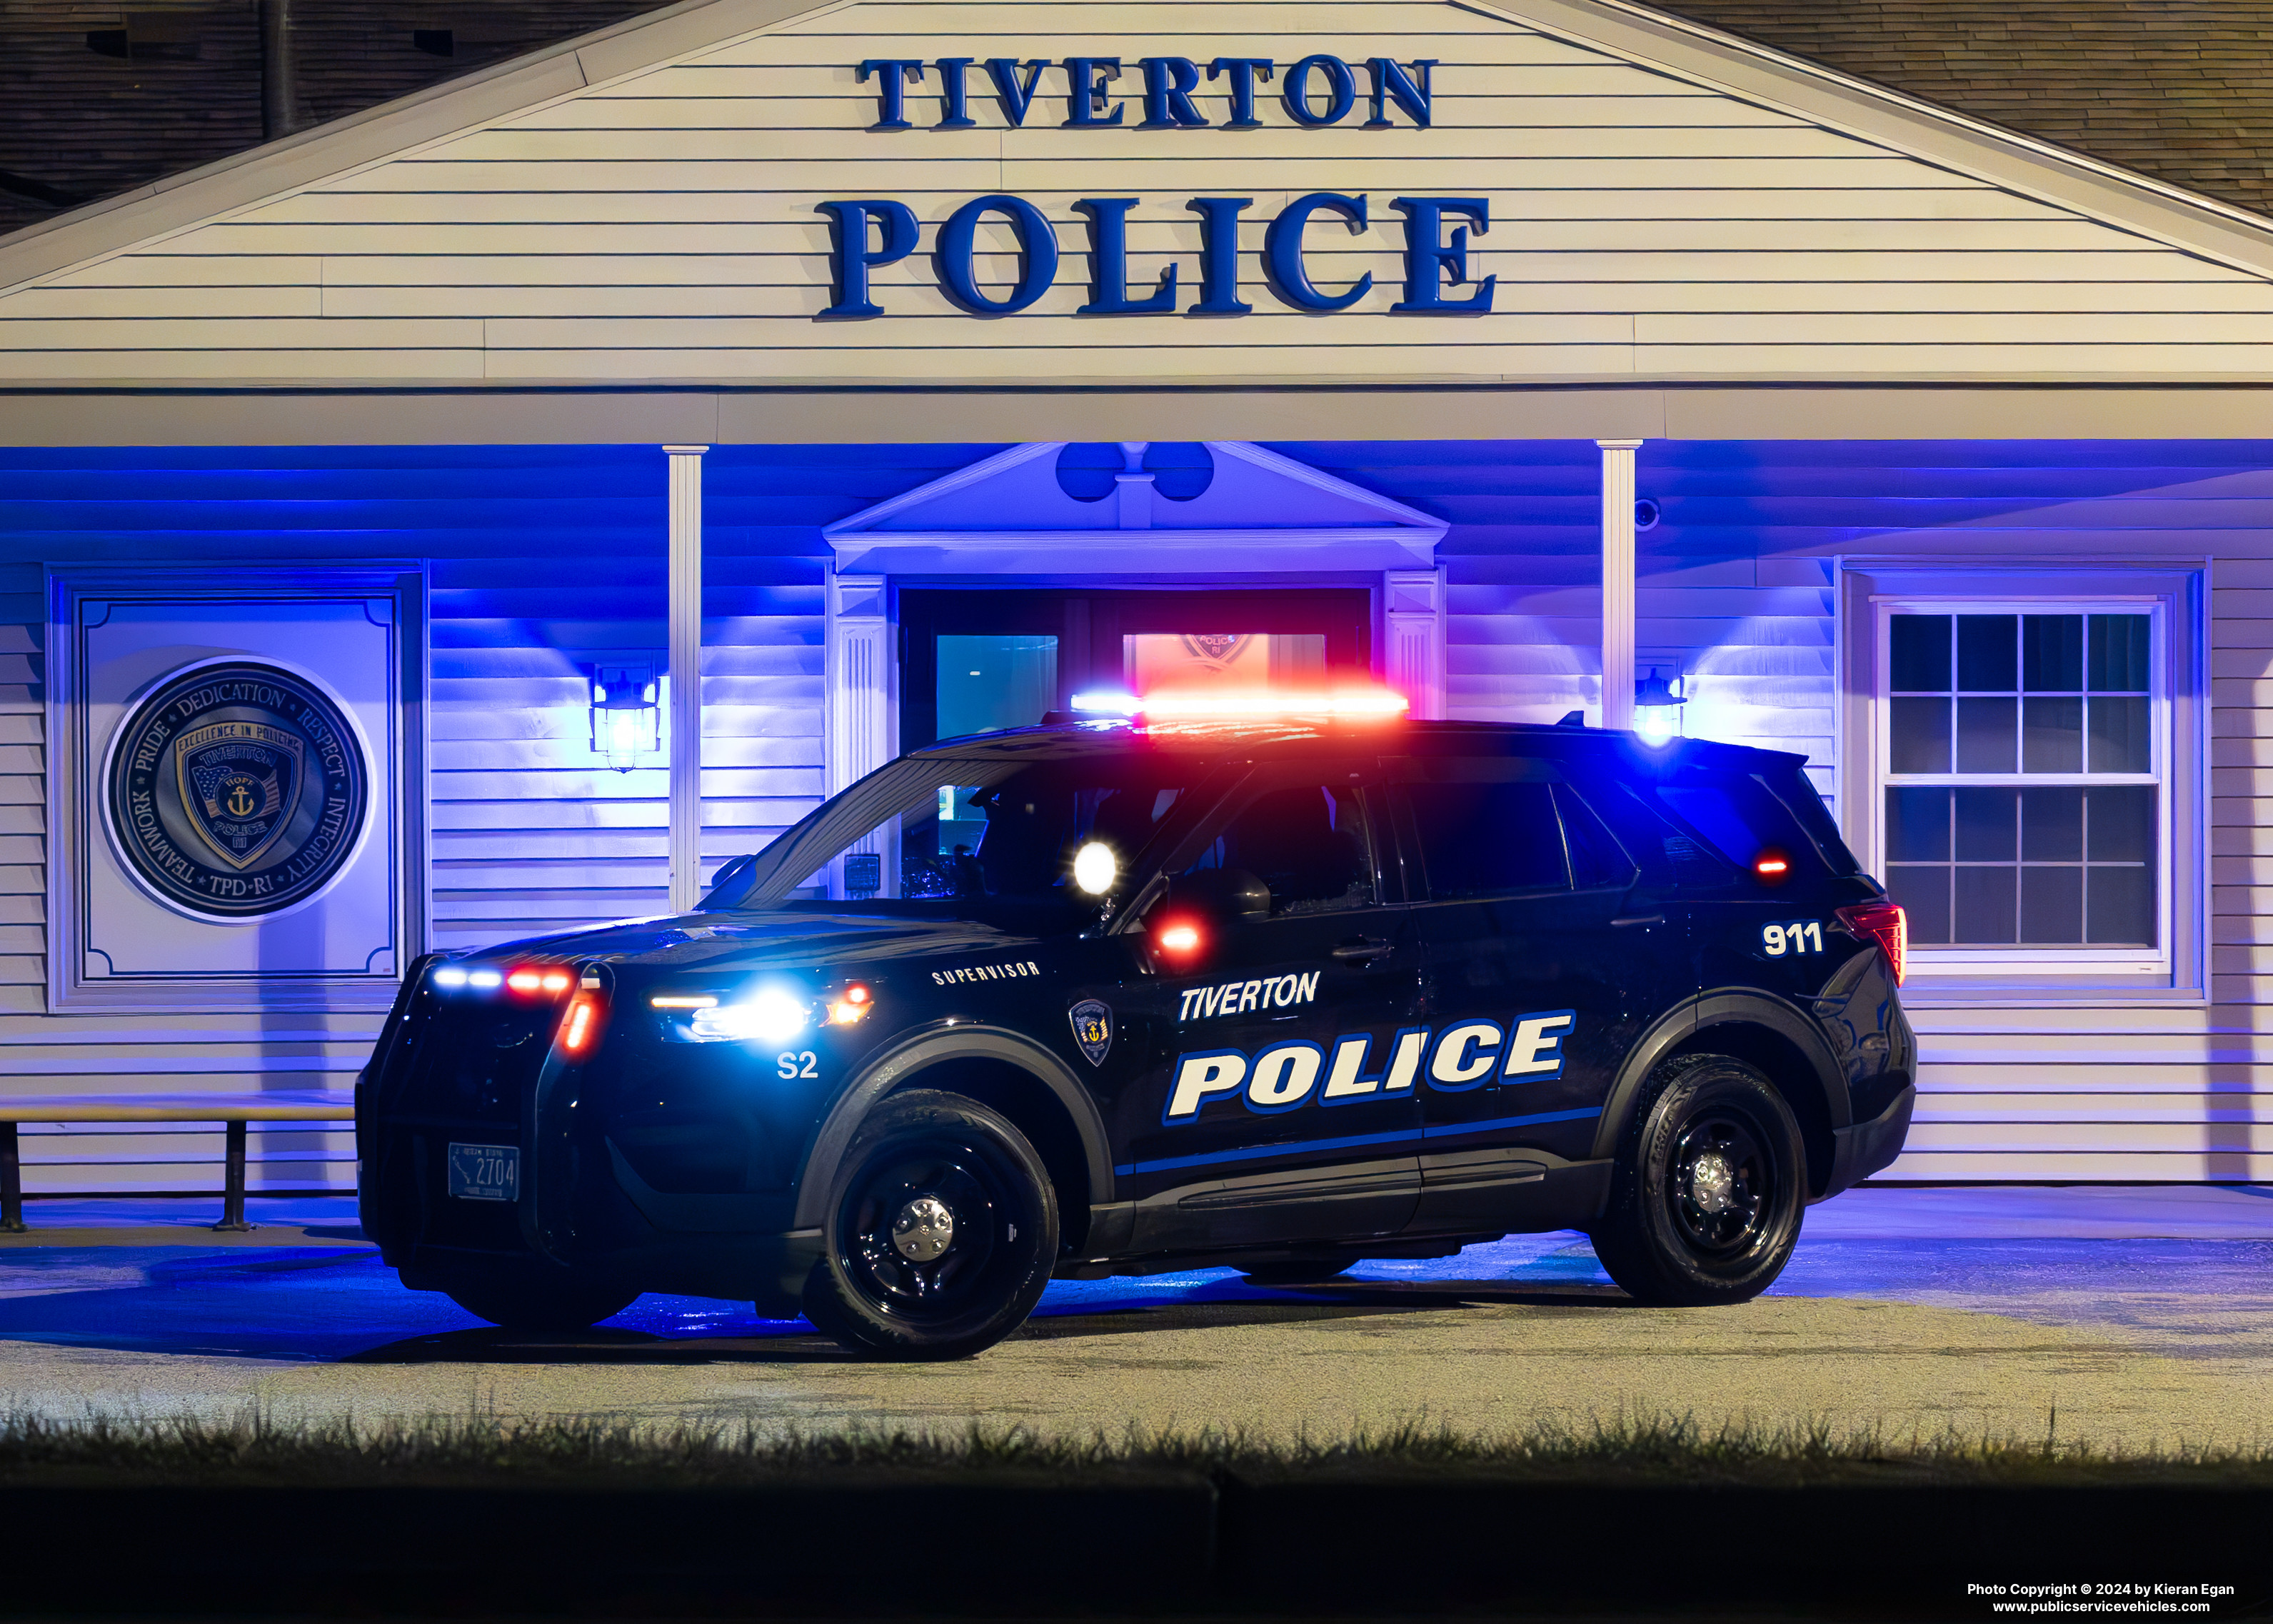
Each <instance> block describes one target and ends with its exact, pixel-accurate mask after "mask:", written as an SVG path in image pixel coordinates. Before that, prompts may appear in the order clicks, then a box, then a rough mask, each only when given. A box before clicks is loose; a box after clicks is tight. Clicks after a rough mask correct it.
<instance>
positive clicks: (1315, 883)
mask: <svg viewBox="0 0 2273 1624" xmlns="http://www.w3.org/2000/svg"><path fill="white" fill-rule="evenodd" d="M1562 857H1563V854H1562V852H1561V851H1560V850H1559V849H1557V851H1556V853H1555V861H1556V867H1557V869H1558V871H1559V869H1560V868H1561V866H1562ZM1192 867H1193V868H1196V869H1197V868H1244V869H1246V870H1247V871H1248V872H1249V874H1252V875H1254V876H1256V877H1257V879H1259V880H1261V881H1262V882H1263V883H1264V884H1265V885H1267V886H1269V887H1270V888H1271V912H1272V914H1273V915H1274V916H1276V915H1279V914H1324V913H1330V912H1332V911H1334V910H1336V909H1339V908H1362V907H1370V906H1373V904H1374V902H1375V901H1376V900H1377V898H1376V897H1375V895H1374V887H1373V857H1372V853H1371V850H1370V848H1369V846H1368V844H1367V841H1366V831H1365V804H1364V801H1363V800H1362V798H1361V797H1360V795H1359V794H1358V792H1357V789H1356V786H1354V785H1336V786H1319V785H1316V784H1304V785H1300V786H1296V787H1294V788H1292V789H1282V790H1273V791H1272V793H1269V794H1267V795H1261V796H1257V798H1256V799H1255V800H1254V801H1252V802H1250V803H1249V805H1248V807H1247V808H1246V809H1245V810H1244V811H1242V812H1241V813H1240V814H1239V816H1236V817H1234V818H1233V819H1232V820H1231V822H1230V823H1228V824H1227V825H1226V826H1225V828H1224V831H1223V833H1222V834H1220V835H1219V836H1218V837H1216V839H1215V841H1214V843H1213V844H1212V846H1209V847H1208V849H1207V851H1206V852H1204V853H1202V854H1201V856H1200V859H1199V861H1197V862H1195V863H1194V864H1193V865H1192Z"/></svg>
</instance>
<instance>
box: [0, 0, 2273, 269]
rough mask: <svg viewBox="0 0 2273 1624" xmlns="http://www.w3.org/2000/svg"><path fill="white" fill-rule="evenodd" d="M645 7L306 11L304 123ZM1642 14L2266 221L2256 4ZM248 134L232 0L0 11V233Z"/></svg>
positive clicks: (254, 58) (245, 27)
mask: <svg viewBox="0 0 2273 1624" xmlns="http://www.w3.org/2000/svg"><path fill="white" fill-rule="evenodd" d="M661 4H664V0H303V4H301V6H300V8H299V11H298V22H297V26H296V30H295V37H296V40H297V41H298V43H297V54H298V58H299V64H300V80H301V108H300V111H301V115H302V117H304V119H306V120H308V121H311V122H317V123H321V122H326V121H328V120H331V119H334V118H340V117H345V116H347V115H348V114H350V113H355V112H359V111H361V110H362V109H365V108H368V107H371V106H375V105H377V104H378V103H379V102H386V101H389V100H391V99H393V98H394V97H396V96H400V95H404V94H409V92H411V91H414V90H418V89H422V88H424V87H425V86H428V85H431V84H434V83H437V82H439V81H440V80H442V79H448V78H451V77H453V76H454V75H456V74H459V73H462V72H465V71H469V70H471V69H474V68H477V67H481V66H484V65H486V64H491V63H494V62H497V61H499V60H501V59H503V58H505V57H507V56H516V55H519V54H521V53H523V52H527V51H530V50H535V49H538V48H540V47H542V46H544V45H547V44H551V43H553V42H555V41H561V40H566V39H571V38H574V37H575V36H576V35H578V34H584V33H587V32H589V31H590V30H592V29H596V28H600V27H604V26H607V25H608V24H610V23H613V22H616V21H619V20H620V19H624V18H627V17H632V16H636V15H638V14H640V13H641V12H644V11H653V10H656V9H658V7H659V6H660V5H661ZM1657 9H1659V10H1661V11H1670V12H1672V13H1674V14H1676V15H1678V16H1681V17H1684V18H1687V19H1691V20H1692V21H1695V22H1699V23H1703V24H1706V25H1707V26H1712V27H1716V28H1721V29H1724V30H1726V31H1727V32H1729V33H1730V34H1738V35H1741V36H1743V37H1744V38H1746V39H1749V40H1752V41H1757V42H1759V43H1760V44H1763V45H1767V46H1769V47H1772V48H1774V49H1778V50H1782V51H1784V52H1787V53H1789V55H1792V56H1799V57H1804V58H1806V59H1808V60H1811V61H1814V62H1819V63H1821V64H1826V65H1827V66H1829V67H1833V68H1835V69H1838V70H1839V71H1842V72H1845V73H1849V74H1852V75H1854V76H1855V77H1857V78H1858V79H1870V80H1872V81H1874V82H1876V83H1878V84H1880V85H1884V86H1889V87H1891V88H1893V89H1895V90H1899V91H1902V92H1903V93H1905V94H1909V95H1912V96H1916V97H1917V98H1919V99H1921V100H1923V101H1927V102H1937V103H1939V104H1940V105H1941V106H1943V107H1947V108H1950V109H1955V110H1956V111H1959V112H1962V113H1965V114H1968V115H1970V116H1971V117H1975V118H1979V119H1984V120H1986V121H1988V122H1991V123H1993V124H2002V125H2004V126H2006V127H2007V128H2008V129H2012V130H2016V131H2019V132H2022V133H2024V134H2027V135H2030V136H2034V137H2036V138H2037V139H2042V140H2046V141H2051V142H2054V143H2056V144H2058V145H2059V146H2063V147H2070V148H2072V149H2074V150H2076V151H2079V152H2082V153H2085V154H2089V155H2091V156H2093V157H2096V158H2099V159H2102V160H2104V161H2105V162H2111V163H2117V164H2120V165H2122V166H2124V167H2125V168H2127V169H2135V170H2137V171H2139V172H2141V173H2142V174H2145V175H2149V176H2152V177H2156V178H2157V179H2159V180H2163V181H2166V182H2169V183H2171V184H2175V185H2179V186H2184V187H2187V188H2189V189H2190V190H2193V191H2195V192H2201V193H2203V194H2204V195H2206V196H2209V197H2212V198H2216V199H2219V200H2221V201H2224V202H2226V203H2229V204H2233V205H2237V206H2239V207H2244V208H2248V209H2252V210H2254V211H2256V212H2257V213H2259V214H2269V215H2273V4H2269V0H1666V3H1664V4H1660V5H1659V6H1658V8H1657ZM444 49H446V50H447V52H448V54H447V55H443V54H439V53H440V52H441V51H443V50H444ZM259 140H260V70H259V37H258V26H257V21H256V11H255V8H254V7H253V6H252V5H251V4H245V3H244V0H237V3H236V4H221V0H130V3H129V5H128V6H126V7H124V8H122V7H119V6H117V5H115V4H102V3H101V0H0V234H4V233H5V232H7V231H9V230H11V229H14V228H16V227H18V226H21V225H26V224H29V223H31V222H34V221H36V220H40V219H43V218H45V217H47V216H48V215H49V214H54V213H56V212H57V211H58V210H60V209H62V208H64V207H70V206H71V205H73V204H76V203H79V202H84V201H88V200H91V199H95V198H100V197H106V196H109V195H111V194H113V193H116V192H123V191H125V190H126V189H128V188H129V187H131V186H136V185H139V184H143V183H144V182H146V181H149V180H153V179H155V178H157V177H161V176H165V175H170V174H176V173H178V172H180V171H182V170H184V169H193V168H195V167H197V166H198V165H199V164H203V163H207V162H212V161H214V159H217V158H222V157H226V156H228V155H229V154H232V153H236V152H240V151H243V150H244V149H245V148H247V147H253V146H256V145H258V144H259Z"/></svg>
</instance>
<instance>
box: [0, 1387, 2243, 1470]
mask: <svg viewBox="0 0 2273 1624" xmlns="http://www.w3.org/2000/svg"><path fill="white" fill-rule="evenodd" d="M1192 1475H1201V1476H1205V1477H1211V1478H1214V1479H1216V1480H1218V1481H1223V1480H1226V1479H1230V1480H1235V1481H1240V1482H1246V1483H1252V1484H1265V1483H1289V1482H1303V1481H1315V1482H1319V1483H1332V1482H1333V1481H1336V1480H1342V1481H1349V1480H1354V1479H1359V1478H1362V1479H1364V1480H1366V1481H1369V1482H1372V1483H1377V1484H1381V1485H1384V1486H1391V1485H1395V1484H1397V1483H1399V1482H1407V1481H1409V1482H1412V1483H1414V1484H1415V1485H1419V1484H1422V1483H1428V1484H1432V1485H1443V1484H1445V1483H1447V1482H1454V1483H1457V1482H1460V1481H1474V1482H1478V1483H1482V1482H1491V1483H1499V1484H1524V1483H1536V1484H1555V1483H1566V1484H1587V1485H1602V1486H1619V1485H1632V1486H1636V1487H1643V1486H1653V1487H1673V1486H1683V1485H1693V1486H1696V1487H1700V1488H1707V1487H1719V1486H1752V1487H1762V1488H1812V1487H1827V1488H1836V1487H1840V1486H1848V1485H1852V1486H1874V1487H1889V1486H1906V1485H1920V1486H1931V1485H1950V1486H1955V1485H1980V1486H1991V1485H2012V1486H2029V1487H2059V1486H2070V1485H2074V1486H2082V1485H2110V1486H2119V1485H2127V1486H2146V1485H2173V1486H2176V1485H2193V1486H2201V1487H2220V1488H2242V1487H2255V1488H2266V1487H2273V1444H2269V1443H2264V1442H2260V1443H2256V1444H2253V1445H2248V1446H2232V1447H2229V1446H2216V1447H2212V1446H2204V1447H2190V1446H2179V1447H2171V1448H2154V1449H2146V1450H2138V1451H2120V1450H2111V1449H2108V1448H2104V1447H2095V1446H2093V1445H2090V1444H2087V1443H2068V1442H2062V1441H2060V1440H2059V1438H2058V1435H2057V1417H2056V1416H2055V1417H2048V1425H2047V1428H2046V1432H2045V1433H2044V1436H2043V1437H2040V1438H2035V1439H2022V1438H2014V1437H2000V1436H1992V1435H1986V1434H1977V1435H1976V1434H1966V1433H1962V1432H1957V1431H1954V1430H1952V1431H1947V1432H1940V1433H1935V1434H1928V1433H1923V1432H1910V1433H1907V1434H1902V1433H1894V1432H1887V1431H1886V1430H1884V1429H1881V1428H1875V1427H1864V1428H1850V1429H1848V1430H1844V1431H1842V1430H1840V1429H1839V1428H1837V1427H1835V1426H1834V1425H1833V1424H1832V1423H1830V1422H1829V1421H1827V1420H1823V1421H1817V1422H1815V1423H1812V1424H1810V1425H1804V1426H1798V1427H1780V1428H1764V1427H1759V1426H1752V1425H1737V1424H1730V1425H1718V1426H1707V1425H1700V1424H1699V1422H1698V1421H1697V1420H1696V1419H1695V1418H1694V1417H1687V1416H1672V1415H1634V1414H1629V1413H1625V1412H1620V1413H1618V1414H1616V1415H1613V1416H1609V1417H1590V1418H1589V1419H1588V1420H1587V1421H1586V1422H1585V1423H1582V1424H1576V1425H1571V1424H1562V1423H1553V1422H1549V1423H1542V1424H1540V1425H1535V1426H1533V1427H1531V1428H1529V1429H1527V1430H1525V1431H1521V1432H1504V1433H1488V1432H1460V1431H1458V1430H1455V1429H1453V1428H1451V1427H1448V1426H1444V1425H1430V1424H1428V1423H1426V1422H1413V1423H1409V1424H1407V1425H1399V1426H1397V1427H1394V1428H1391V1429H1388V1430H1385V1431H1381V1432H1369V1431H1365V1430H1359V1431H1355V1432H1350V1433H1347V1434H1345V1435H1340V1436H1336V1437H1332V1438H1314V1437H1307V1436H1305V1437H1298V1438H1295V1439H1294V1440H1291V1441H1289V1440H1279V1439H1268V1438H1261V1437H1257V1436H1255V1435H1252V1434H1249V1433H1247V1432H1241V1431H1237V1430H1226V1429H1220V1428H1215V1427H1200V1428H1196V1429H1170V1430H1161V1431H1145V1430H1143V1429H1139V1428H1137V1427H1133V1426H1132V1427H1130V1428H1129V1429H1127V1430H1125V1431H1124V1432H1121V1433H1120V1434H1118V1435H1109V1434H1106V1433H1103V1432H1097V1433H1091V1434H1090V1435H1088V1436H1085V1437H1066V1436H1062V1435H1054V1434H1044V1433H1039V1432H1034V1431H1032V1430H1031V1429H1028V1428H1025V1427H1023V1426H1015V1425H1014V1426H1003V1425H991V1424H989V1423H986V1422H984V1421H974V1422H972V1423H971V1424H970V1425H967V1426H964V1427H961V1428H956V1429H927V1428H913V1429H911V1428H898V1427H894V1428H885V1427H866V1426H854V1427H851V1428H844V1429H837V1430H828V1431H808V1430H804V1429H799V1428H795V1427H788V1428H784V1427H782V1426H779V1425H769V1424H767V1423H764V1422H761V1421H760V1420H757V1419H754V1418H747V1417H744V1418H736V1417H720V1418H715V1419H708V1420H701V1421H676V1422H671V1423H664V1424H656V1423H652V1422H641V1421H636V1420H623V1419H617V1418H610V1417H547V1418H529V1417H500V1416H495V1415H489V1414H484V1413H478V1412H476V1413H469V1414H466V1415H458V1416H451V1415H431V1416H426V1417H418V1418H415V1419H397V1418H387V1419H381V1420H375V1421H374V1420H359V1419H356V1418H355V1417H343V1418H330V1419H308V1418H304V1417H291V1416H285V1415H280V1414H277V1413H275V1412H274V1411H271V1410H266V1409H264V1408H259V1407H253V1408H248V1409H247V1410H244V1411H242V1412H240V1413H238V1414H236V1415H234V1416H232V1417H229V1418H226V1419H219V1420H214V1419H201V1418H191V1417H141V1416H135V1415H109V1414H102V1413H91V1414H89V1415H87V1416H85V1417H79V1418H75V1419H70V1420H58V1419H56V1418H54V1417H49V1416H43V1415H41V1414H39V1413H35V1412H32V1411H26V1410H17V1411H13V1412H11V1413H8V1414H6V1415H4V1417H0V1487H37V1486H63V1485H89V1486H95V1485H107V1486H128V1485H215V1486H224V1485H244V1486H254V1485H274V1486H305V1487H310V1488H322V1487H329V1486H341V1487H347V1486H355V1487H369V1486H380V1485H459V1486H493V1487H507V1486H513V1485H527V1486H530V1487H538V1486H549V1487H567V1486H575V1487H587V1488H606V1489H611V1490H635V1489H656V1490H664V1489H686V1488H695V1487H701V1488H731V1487H736V1486H742V1485H748V1486H766V1485H785V1484H790V1483H796V1482H814V1481H823V1482H827V1483H830V1484H843V1485H852V1484H858V1483H862V1482H875V1483H879V1484H881V1483H889V1482H894V1481H907V1480H910V1479H911V1478H939V1479H948V1480H954V1481H962V1482H980V1481H991V1482H996V1483H1004V1484H1009V1483H1021V1484H1048V1483H1055V1484H1062V1485H1068V1486H1084V1487H1106V1486H1112V1485H1128V1484H1135V1483H1138V1482H1143V1481H1147V1480H1150V1481H1155V1482H1157V1481H1159V1480H1160V1479H1162V1478H1163V1477H1190V1476H1192Z"/></svg>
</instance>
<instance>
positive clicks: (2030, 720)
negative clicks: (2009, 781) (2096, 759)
mask: <svg viewBox="0 0 2273 1624" xmlns="http://www.w3.org/2000/svg"><path fill="white" fill-rule="evenodd" d="M2021 771H2023V772H2082V771H2083V701H2082V700H2081V699H2043V698H2037V697H2031V698H2030V699H2029V702H2028V705H2027V708H2026V710H2024V711H2022V719H2021Z"/></svg>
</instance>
